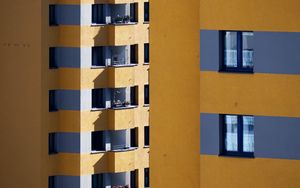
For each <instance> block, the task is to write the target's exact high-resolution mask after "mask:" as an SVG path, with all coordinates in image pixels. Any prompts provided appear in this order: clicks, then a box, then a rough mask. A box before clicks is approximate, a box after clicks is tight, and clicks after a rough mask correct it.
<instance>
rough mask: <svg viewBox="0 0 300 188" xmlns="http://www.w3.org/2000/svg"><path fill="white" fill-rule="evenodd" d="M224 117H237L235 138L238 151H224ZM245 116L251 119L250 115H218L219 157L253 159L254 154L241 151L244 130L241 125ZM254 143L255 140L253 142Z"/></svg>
mask: <svg viewBox="0 0 300 188" xmlns="http://www.w3.org/2000/svg"><path fill="white" fill-rule="evenodd" d="M226 115H231V116H237V121H238V122H237V123H238V125H237V129H238V130H237V137H238V141H237V144H238V151H227V150H226V149H225V137H226V122H225V121H226V119H225V116H226ZM245 116H250V117H253V116H252V115H238V114H220V118H219V120H220V125H221V126H220V130H221V131H220V154H219V155H220V156H231V157H245V158H254V157H255V156H254V152H255V148H254V151H253V152H244V151H243V146H244V145H243V129H244V126H243V125H244V124H243V117H245ZM253 126H254V125H253ZM254 134H255V133H254ZM254 142H255V140H254Z"/></svg>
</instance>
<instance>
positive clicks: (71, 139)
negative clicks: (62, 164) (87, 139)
mask: <svg viewBox="0 0 300 188" xmlns="http://www.w3.org/2000/svg"><path fill="white" fill-rule="evenodd" d="M56 139H57V151H58V152H61V153H80V133H56Z"/></svg>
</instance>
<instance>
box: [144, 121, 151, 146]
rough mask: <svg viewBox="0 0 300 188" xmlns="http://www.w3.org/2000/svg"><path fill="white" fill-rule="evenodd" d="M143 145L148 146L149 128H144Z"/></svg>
mask: <svg viewBox="0 0 300 188" xmlns="http://www.w3.org/2000/svg"><path fill="white" fill-rule="evenodd" d="M144 134H145V135H144V139H145V140H144V145H145V146H149V136H150V129H149V126H145V127H144Z"/></svg>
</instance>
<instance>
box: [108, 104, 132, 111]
mask: <svg viewBox="0 0 300 188" xmlns="http://www.w3.org/2000/svg"><path fill="white" fill-rule="evenodd" d="M137 107H138V105H129V106H120V107H112V108H111V109H112V110H123V109H132V108H137Z"/></svg>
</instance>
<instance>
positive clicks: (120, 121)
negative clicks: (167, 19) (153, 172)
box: [0, 0, 150, 188]
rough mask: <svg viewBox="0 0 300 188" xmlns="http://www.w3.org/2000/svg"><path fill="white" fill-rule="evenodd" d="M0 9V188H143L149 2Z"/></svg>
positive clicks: (55, 0) (16, 4) (86, 0)
mask: <svg viewBox="0 0 300 188" xmlns="http://www.w3.org/2000/svg"><path fill="white" fill-rule="evenodd" d="M0 7H1V8H0V9H1V11H0V12H1V13H0V17H1V18H0V19H1V23H2V24H3V25H5V27H3V29H1V31H0V33H1V52H0V53H1V61H2V62H3V63H1V65H2V66H3V67H2V71H1V80H2V81H3V82H1V83H2V87H3V89H4V88H5V90H7V92H2V94H1V95H0V96H1V97H0V98H1V100H0V101H1V104H2V106H3V107H4V108H3V110H1V114H2V115H1V119H2V120H3V122H2V123H1V124H2V126H3V131H1V133H0V137H1V139H0V140H1V147H2V149H3V150H2V152H1V153H2V154H1V155H0V159H1V167H2V168H1V170H0V187H28V188H29V187H30V188H69V187H72V188H100V187H106V188H108V187H109V188H121V187H122V188H123V187H128V188H138V187H139V188H140V187H149V131H150V128H149V126H150V125H149V102H150V101H149V82H148V77H149V76H148V74H149V61H150V58H149V39H148V38H149V1H148V0H118V1H115V0H100V1H94V0H83V1H79V0H67V1H66V0H48V1H41V0H31V1H21V0H17V1H5V2H1V3H0Z"/></svg>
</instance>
